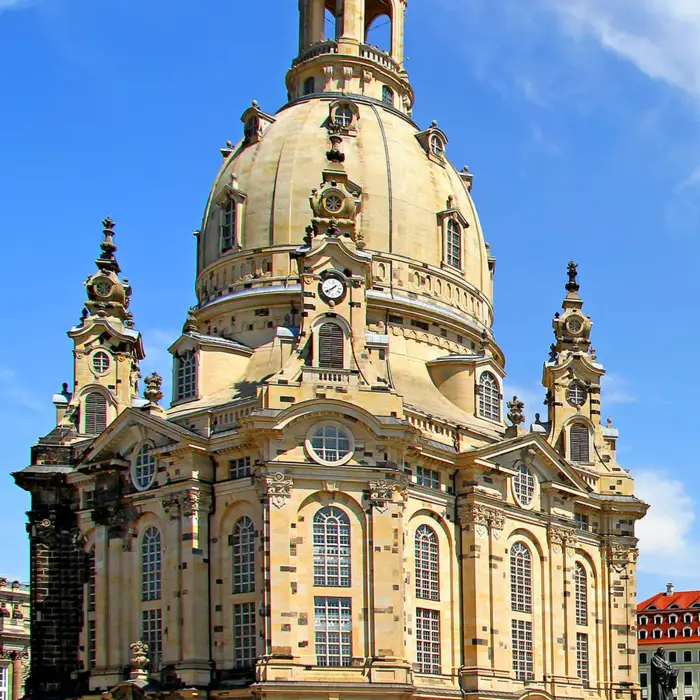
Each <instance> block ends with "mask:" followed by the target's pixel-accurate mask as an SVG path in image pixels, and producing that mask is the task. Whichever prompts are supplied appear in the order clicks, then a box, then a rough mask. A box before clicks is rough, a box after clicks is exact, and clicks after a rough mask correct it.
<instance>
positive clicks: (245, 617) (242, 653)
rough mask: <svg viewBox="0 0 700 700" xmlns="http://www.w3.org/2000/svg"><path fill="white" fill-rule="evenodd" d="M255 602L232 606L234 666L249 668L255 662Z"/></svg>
mask: <svg viewBox="0 0 700 700" xmlns="http://www.w3.org/2000/svg"><path fill="white" fill-rule="evenodd" d="M256 656H257V654H256V648H255V603H237V604H236V605H234V606H233V662H234V665H235V667H236V668H250V667H251V666H253V664H254V663H255V657H256Z"/></svg>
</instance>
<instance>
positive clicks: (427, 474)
mask: <svg viewBox="0 0 700 700" xmlns="http://www.w3.org/2000/svg"><path fill="white" fill-rule="evenodd" d="M416 484H418V486H425V487H426V488H429V489H439V488H440V473H439V472H436V471H433V470H432V469H424V468H423V467H416Z"/></svg>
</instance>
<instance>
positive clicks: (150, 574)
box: [141, 527, 161, 600]
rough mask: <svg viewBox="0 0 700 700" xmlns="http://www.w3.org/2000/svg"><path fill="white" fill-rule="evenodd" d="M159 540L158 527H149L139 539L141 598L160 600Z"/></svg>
mask: <svg viewBox="0 0 700 700" xmlns="http://www.w3.org/2000/svg"><path fill="white" fill-rule="evenodd" d="M160 544H161V540H160V532H159V530H158V528H155V527H149V528H147V529H146V531H145V532H144V533H143V538H142V540H141V598H142V600H160V596H161V547H160Z"/></svg>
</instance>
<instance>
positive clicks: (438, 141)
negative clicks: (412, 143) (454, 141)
mask: <svg viewBox="0 0 700 700" xmlns="http://www.w3.org/2000/svg"><path fill="white" fill-rule="evenodd" d="M416 139H418V142H419V143H420V145H421V147H422V148H423V150H424V151H425V155H426V156H427V157H428V159H429V160H431V161H432V162H433V163H436V164H437V165H440V166H442V167H443V168H444V167H446V166H447V158H446V156H445V152H446V151H447V143H448V139H447V134H445V132H444V131H443V130H442V129H439V128H438V126H437V122H433V123H432V124H431V125H430V126H429V127H428V128H427V129H425V130H424V131H419V132H418V133H417V134H416Z"/></svg>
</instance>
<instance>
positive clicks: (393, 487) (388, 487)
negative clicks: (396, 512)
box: [369, 477, 408, 513]
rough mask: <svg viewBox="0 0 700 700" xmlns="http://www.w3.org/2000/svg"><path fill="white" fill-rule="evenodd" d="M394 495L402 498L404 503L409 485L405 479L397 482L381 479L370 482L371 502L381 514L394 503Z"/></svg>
mask: <svg viewBox="0 0 700 700" xmlns="http://www.w3.org/2000/svg"><path fill="white" fill-rule="evenodd" d="M394 493H398V494H399V495H400V496H401V499H402V502H404V501H405V500H406V496H407V493H408V483H407V481H406V479H405V477H404V478H403V479H399V480H397V481H389V480H387V479H379V481H370V482H369V501H370V503H371V504H372V506H373V507H374V508H376V509H377V510H378V511H379V512H380V513H383V512H384V511H385V510H386V509H387V508H388V507H389V504H390V503H393V501H394Z"/></svg>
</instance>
